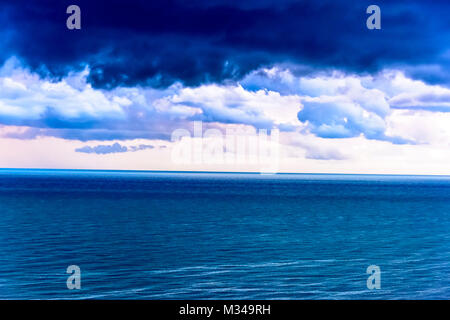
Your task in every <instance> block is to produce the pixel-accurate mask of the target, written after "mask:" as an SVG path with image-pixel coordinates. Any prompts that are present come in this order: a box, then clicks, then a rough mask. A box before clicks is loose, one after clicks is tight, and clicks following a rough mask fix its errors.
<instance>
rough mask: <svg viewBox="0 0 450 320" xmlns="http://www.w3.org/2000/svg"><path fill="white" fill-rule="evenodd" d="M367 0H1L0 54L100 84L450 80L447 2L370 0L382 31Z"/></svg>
mask: <svg viewBox="0 0 450 320" xmlns="http://www.w3.org/2000/svg"><path fill="white" fill-rule="evenodd" d="M70 4H77V5H79V6H80V7H81V12H82V29H81V30H76V31H69V30H67V28H66V18H67V16H68V15H67V14H66V13H65V11H66V8H67V6H68V5H70ZM370 4H373V1H331V0H330V1H328V0H326V1H288V0H283V1H267V0H264V1H261V0H259V1H256V0H255V1H241V2H239V3H237V4H236V3H233V2H232V1H224V0H223V1H222V0H209V1H198V0H195V1H181V0H180V1H177V0H164V1H155V0H152V1H131V0H130V1H114V0H113V1H111V0H109V1H104V0H97V1H85V0H71V1H61V0H53V1H51V0H41V1H24V0H16V1H1V0H0V18H1V21H3V23H2V26H1V29H0V40H1V45H0V46H1V48H2V50H0V52H1V53H0V58H1V59H3V60H4V59H7V58H8V57H10V56H11V55H16V56H18V57H19V58H21V59H23V60H24V61H25V63H26V64H28V65H29V66H31V67H32V68H33V69H34V70H37V71H39V72H40V73H48V74H50V75H51V76H61V75H64V74H66V73H67V72H68V71H70V70H74V69H80V68H82V67H83V66H85V65H86V64H87V65H89V66H90V68H91V74H90V81H91V82H92V83H93V84H94V85H95V86H97V87H106V88H111V87H115V86H118V85H123V84H126V85H136V84H140V85H151V86H154V87H158V86H167V85H169V84H171V83H173V82H174V81H182V82H183V83H184V84H186V85H198V84H201V83H211V82H222V81H224V80H227V79H239V78H241V77H242V76H243V75H244V74H246V73H248V72H249V71H251V70H254V69H256V68H258V67H260V66H263V65H271V64H274V63H300V64H304V65H309V66H310V67H312V68H320V69H324V68H325V69H327V68H339V69H343V70H348V71H352V72H353V71H356V72H365V71H368V72H371V71H374V70H377V69H380V68H382V67H386V66H400V67H404V68H407V67H408V68H409V69H408V70H410V74H411V75H413V76H417V77H424V76H426V77H428V78H430V77H431V79H429V80H431V81H433V82H434V83H439V82H448V81H449V78H448V74H447V72H440V71H442V70H446V69H447V68H448V64H449V60H450V58H449V51H448V50H449V46H448V43H449V40H450V35H449V31H450V22H449V21H450V20H449V19H448V17H447V14H448V12H450V10H449V9H450V3H449V2H448V1H376V4H378V5H379V6H380V7H381V11H382V30H368V29H367V28H366V26H365V22H366V18H367V16H368V15H367V14H366V13H365V10H366V8H367V6H368V5H370ZM416 65H417V66H422V68H425V69H427V66H428V65H433V66H434V68H435V70H436V72H434V73H433V74H432V75H430V74H428V73H426V72H425V73H424V72H422V71H421V70H423V69H420V68H413V66H416ZM426 77H425V78H426ZM427 80H428V79H427Z"/></svg>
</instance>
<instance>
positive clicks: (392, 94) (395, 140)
mask: <svg viewBox="0 0 450 320" xmlns="http://www.w3.org/2000/svg"><path fill="white" fill-rule="evenodd" d="M74 4H75V5H77V6H79V8H80V9H81V29H79V30H77V29H74V30H69V29H68V28H67V27H66V20H67V18H68V17H69V15H70V14H67V13H66V9H67V7H68V6H69V5H74ZM372 4H375V5H378V6H379V8H380V9H381V29H379V30H378V29H373V30H370V29H368V28H367V26H366V20H367V18H368V17H369V16H370V14H367V13H366V9H367V7H368V6H369V5H372ZM448 12H450V2H449V1H443V0H442V1H441V0H436V1H422V0H410V1H399V0H398V1H395V0H391V1H365V0H362V1H337V0H334V1H331V0H315V1H303V0H296V1H294V0H277V1H275V0H257V1H256V0H246V1H230V0H208V1H200V0H192V1H184V0H165V1H156V0H152V1H144V0H139V1H137V0H128V1H117V0H109V1H103V0H96V1H84V0H71V1H65V0H39V1H29V0H28V1H25V0H16V1H3V0H0V22H1V24H0V167H2V168H58V169H61V168H70V169H122V170H187V171H254V172H266V171H267V172H316V173H374V174H376V173H386V174H450V165H449V160H450V148H449V145H450V72H449V71H450V20H449V19H448V16H447V15H448Z"/></svg>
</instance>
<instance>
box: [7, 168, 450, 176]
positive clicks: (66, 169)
mask: <svg viewBox="0 0 450 320" xmlns="http://www.w3.org/2000/svg"><path fill="white" fill-rule="evenodd" d="M3 170H23V171H25V170H28V171H90V172H93V171H100V172H137V173H138V172H141V173H146V172H148V173H206V174H254V175H342V176H350V175H354V176H405V177H407V176H416V177H450V174H401V173H399V174H397V173H333V172H326V173H323V172H322V173H321V172H276V173H261V172H258V171H191V170H133V169H76V168H75V169H69V168H59V169H58V168H0V171H3Z"/></svg>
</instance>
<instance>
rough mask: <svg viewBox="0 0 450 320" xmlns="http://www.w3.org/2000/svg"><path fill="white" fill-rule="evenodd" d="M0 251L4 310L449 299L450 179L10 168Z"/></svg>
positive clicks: (0, 210)
mask: <svg viewBox="0 0 450 320" xmlns="http://www.w3.org/2000/svg"><path fill="white" fill-rule="evenodd" d="M0 252H1V255H0V298H3V299H17V298H19V299H57V298H63V299H72V298H73V299H83V298H97V299H445V298H447V299H448V298H450V177H426V176H378V175H294V174H292V175H291V174H283V175H269V176H263V175H258V174H223V173H219V174H210V173H167V172H166V173H165V172H126V171H76V170H72V171H71V170H11V169H8V170H7V169H3V170H0ZM69 265H78V266H79V267H80V268H81V289H80V290H68V289H67V287H66V280H67V277H68V276H69V275H68V274H66V269H67V267H68V266H69ZM369 265H377V266H379V267H380V269H381V288H380V289H379V290H369V289H368V288H367V286H366V280H367V277H368V275H367V274H366V268H367V267H368V266H369Z"/></svg>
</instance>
